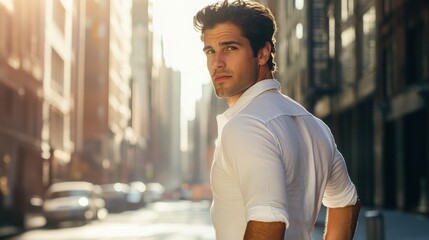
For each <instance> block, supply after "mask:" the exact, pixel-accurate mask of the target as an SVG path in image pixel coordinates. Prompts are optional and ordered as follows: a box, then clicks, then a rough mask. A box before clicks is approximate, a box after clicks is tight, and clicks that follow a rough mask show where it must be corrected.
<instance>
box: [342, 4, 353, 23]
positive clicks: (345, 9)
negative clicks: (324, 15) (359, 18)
mask: <svg viewBox="0 0 429 240" xmlns="http://www.w3.org/2000/svg"><path fill="white" fill-rule="evenodd" d="M353 11H354V0H341V19H342V20H343V21H346V20H347V19H348V18H349V17H350V16H351V15H353Z"/></svg>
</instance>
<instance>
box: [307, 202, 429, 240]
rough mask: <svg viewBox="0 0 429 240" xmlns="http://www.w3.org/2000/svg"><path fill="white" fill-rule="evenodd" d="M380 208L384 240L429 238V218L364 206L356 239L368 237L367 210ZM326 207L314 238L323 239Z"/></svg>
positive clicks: (421, 239)
mask: <svg viewBox="0 0 429 240" xmlns="http://www.w3.org/2000/svg"><path fill="white" fill-rule="evenodd" d="M372 210H378V211H379V212H381V213H382V215H383V220H384V240H423V239H425V240H427V239H429V218H428V217H424V216H421V215H418V214H413V213H408V212H401V211H397V210H380V209H372V208H366V207H362V208H361V210H360V213H359V220H358V226H357V229H356V234H355V237H354V239H355V240H366V239H367V219H366V217H365V213H366V212H367V211H372ZM325 216H326V209H325V208H323V209H321V212H320V214H319V217H318V219H317V223H316V227H315V229H314V232H313V239H315V240H317V239H322V236H323V228H324V225H325Z"/></svg>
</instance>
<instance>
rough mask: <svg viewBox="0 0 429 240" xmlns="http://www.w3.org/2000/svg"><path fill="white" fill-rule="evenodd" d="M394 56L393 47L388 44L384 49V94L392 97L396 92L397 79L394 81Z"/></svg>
mask: <svg viewBox="0 0 429 240" xmlns="http://www.w3.org/2000/svg"><path fill="white" fill-rule="evenodd" d="M394 64H395V63H394V58H393V47H392V46H391V45H390V46H387V47H386V48H385V49H384V50H383V55H382V64H381V66H382V73H383V77H382V85H383V86H382V89H383V96H385V97H390V96H392V95H393V94H394V91H395V81H394V76H395V75H394V72H393V67H394Z"/></svg>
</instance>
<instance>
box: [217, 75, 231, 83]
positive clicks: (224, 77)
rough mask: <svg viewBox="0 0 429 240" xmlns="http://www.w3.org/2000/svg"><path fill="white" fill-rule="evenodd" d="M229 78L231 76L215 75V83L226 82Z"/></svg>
mask: <svg viewBox="0 0 429 240" xmlns="http://www.w3.org/2000/svg"><path fill="white" fill-rule="evenodd" d="M229 77H231V76H230V75H225V74H218V75H215V77H214V80H215V81H222V80H225V79H227V78H229Z"/></svg>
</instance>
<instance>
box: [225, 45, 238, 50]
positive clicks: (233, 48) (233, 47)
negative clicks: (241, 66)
mask: <svg viewBox="0 0 429 240" xmlns="http://www.w3.org/2000/svg"><path fill="white" fill-rule="evenodd" d="M226 50H228V51H232V50H237V47H235V46H228V47H226Z"/></svg>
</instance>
